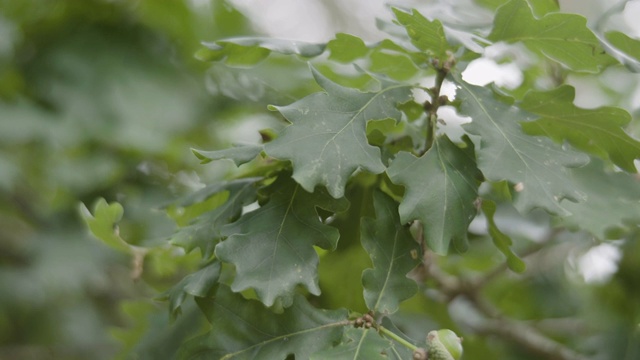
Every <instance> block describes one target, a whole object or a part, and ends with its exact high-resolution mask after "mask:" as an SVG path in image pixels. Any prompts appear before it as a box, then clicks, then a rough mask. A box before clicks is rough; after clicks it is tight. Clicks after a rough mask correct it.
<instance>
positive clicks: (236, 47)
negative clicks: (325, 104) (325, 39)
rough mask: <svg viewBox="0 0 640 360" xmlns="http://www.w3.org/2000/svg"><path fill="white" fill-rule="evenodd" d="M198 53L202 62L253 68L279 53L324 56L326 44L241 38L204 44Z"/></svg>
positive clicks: (197, 55)
mask: <svg viewBox="0 0 640 360" xmlns="http://www.w3.org/2000/svg"><path fill="white" fill-rule="evenodd" d="M202 45H203V46H204V47H203V48H202V49H200V50H199V51H198V52H197V53H196V57H197V58H198V59H200V60H202V61H224V62H225V63H226V64H227V65H230V66H252V65H255V64H257V63H259V62H260V61H262V60H264V59H266V58H267V56H269V54H271V52H277V53H281V54H285V55H300V56H303V57H314V56H318V55H320V54H322V53H323V52H324V49H325V44H314V43H307V42H303V41H293V40H284V39H272V38H261V37H239V38H231V39H226V40H219V41H215V42H203V43H202Z"/></svg>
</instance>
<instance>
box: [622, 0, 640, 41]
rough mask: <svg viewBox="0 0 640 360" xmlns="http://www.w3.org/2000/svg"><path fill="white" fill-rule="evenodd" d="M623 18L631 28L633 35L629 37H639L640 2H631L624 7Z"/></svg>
mask: <svg viewBox="0 0 640 360" xmlns="http://www.w3.org/2000/svg"><path fill="white" fill-rule="evenodd" d="M622 17H623V18H624V20H625V22H626V23H627V25H628V26H629V28H631V32H632V33H631V34H627V35H629V36H635V37H639V36H640V21H638V19H640V1H629V2H628V3H627V5H625V7H624V12H623V13H622Z"/></svg>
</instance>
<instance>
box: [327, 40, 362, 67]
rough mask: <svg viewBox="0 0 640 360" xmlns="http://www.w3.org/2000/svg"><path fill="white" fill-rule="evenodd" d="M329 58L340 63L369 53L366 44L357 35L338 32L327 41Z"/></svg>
mask: <svg viewBox="0 0 640 360" xmlns="http://www.w3.org/2000/svg"><path fill="white" fill-rule="evenodd" d="M327 50H329V52H330V54H329V60H333V61H337V62H340V63H351V62H353V61H355V60H356V59H359V58H361V57H364V56H366V55H367V54H368V53H369V48H368V47H367V45H366V44H365V43H364V41H362V39H360V38H359V37H357V36H354V35H350V34H344V33H338V34H336V38H335V39H333V40H331V41H329V42H328V43H327Z"/></svg>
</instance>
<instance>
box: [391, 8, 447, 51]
mask: <svg viewBox="0 0 640 360" xmlns="http://www.w3.org/2000/svg"><path fill="white" fill-rule="evenodd" d="M393 13H394V14H395V15H396V18H397V19H398V22H399V23H400V24H401V25H402V26H404V27H405V28H406V29H407V34H409V37H410V38H411V43H412V44H413V45H415V47H417V48H418V49H420V50H422V51H425V52H427V53H429V54H431V55H432V56H434V57H436V58H439V59H441V60H445V59H446V52H447V50H448V49H449V44H448V43H447V38H446V37H445V35H444V29H443V28H442V24H441V23H440V21H439V20H434V21H429V20H428V19H427V18H425V17H424V16H422V15H421V14H420V13H419V12H418V10H416V9H413V10H412V11H411V14H409V13H406V12H404V11H402V10H399V9H396V8H394V9H393Z"/></svg>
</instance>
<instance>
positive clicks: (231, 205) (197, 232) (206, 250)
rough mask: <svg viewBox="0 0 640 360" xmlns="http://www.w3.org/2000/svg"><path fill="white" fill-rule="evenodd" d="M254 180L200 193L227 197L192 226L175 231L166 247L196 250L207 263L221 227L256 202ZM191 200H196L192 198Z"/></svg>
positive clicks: (212, 187)
mask: <svg viewBox="0 0 640 360" xmlns="http://www.w3.org/2000/svg"><path fill="white" fill-rule="evenodd" d="M258 180H260V178H246V179H238V180H233V181H229V182H224V183H220V184H217V185H215V186H209V187H206V188H204V189H202V190H201V191H203V192H204V194H203V195H207V194H208V195H209V196H211V195H213V194H217V193H223V192H227V193H228V197H227V199H226V201H225V202H224V203H223V204H222V205H220V206H218V207H216V208H215V209H212V210H211V211H208V212H205V213H203V214H202V215H200V216H199V217H198V218H197V219H196V220H195V221H194V223H192V224H190V225H188V226H186V227H183V228H181V229H179V230H178V231H177V232H176V233H175V234H174V235H173V236H172V237H171V239H170V243H171V244H173V245H176V246H180V247H183V248H184V249H185V251H186V252H190V251H191V250H193V249H195V248H200V250H201V252H202V257H203V258H205V259H208V258H209V257H210V256H211V255H212V254H213V249H214V246H215V245H216V244H217V242H218V241H219V240H220V239H221V238H222V234H221V231H222V228H223V226H224V225H226V224H227V223H229V222H231V221H233V220H235V219H236V218H237V217H239V216H240V214H241V212H242V208H243V207H244V206H246V205H249V204H251V203H253V202H254V201H255V200H256V196H257V194H256V187H255V183H256V182H257V181H258ZM196 194H197V193H196ZM192 196H194V197H195V198H198V197H197V196H196V195H195V194H194V195H192ZM187 200H191V199H187ZM187 203H188V202H187Z"/></svg>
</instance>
